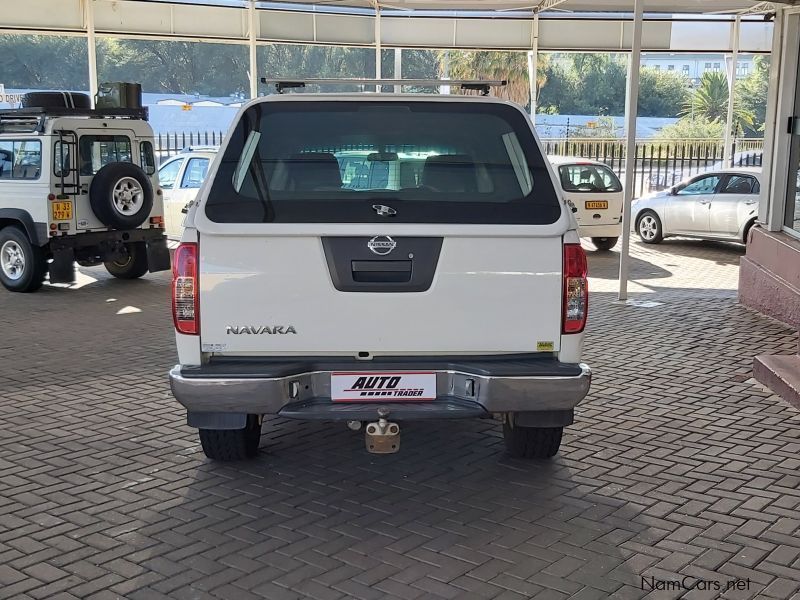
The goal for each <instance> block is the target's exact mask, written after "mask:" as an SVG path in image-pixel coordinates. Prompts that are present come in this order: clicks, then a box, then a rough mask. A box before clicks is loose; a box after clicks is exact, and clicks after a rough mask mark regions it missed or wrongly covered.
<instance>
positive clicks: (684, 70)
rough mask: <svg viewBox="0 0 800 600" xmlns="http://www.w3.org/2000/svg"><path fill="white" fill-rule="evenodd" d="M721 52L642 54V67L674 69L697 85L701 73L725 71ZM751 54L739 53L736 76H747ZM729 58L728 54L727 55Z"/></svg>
mask: <svg viewBox="0 0 800 600" xmlns="http://www.w3.org/2000/svg"><path fill="white" fill-rule="evenodd" d="M725 58H726V57H725V56H724V55H722V54H674V53H663V52H659V53H658V54H655V53H650V54H642V67H649V68H651V69H657V70H660V71H674V72H676V73H680V74H681V75H685V76H686V77H687V78H688V79H689V81H691V82H692V84H693V85H697V84H698V83H699V82H700V79H701V78H702V77H703V73H706V72H712V73H726V72H727V65H726V62H725ZM753 59H754V57H753V55H752V54H750V55H740V56H739V58H738V60H737V61H736V64H737V66H736V78H737V79H739V78H741V77H747V76H748V75H749V74H750V73H752V72H753ZM728 60H730V56H728Z"/></svg>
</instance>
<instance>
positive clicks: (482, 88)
mask: <svg viewBox="0 0 800 600" xmlns="http://www.w3.org/2000/svg"><path fill="white" fill-rule="evenodd" d="M261 83H266V84H275V88H276V89H277V91H278V93H279V94H282V93H283V91H284V90H288V89H292V88H304V87H306V86H307V85H363V86H377V85H413V86H417V87H436V86H440V85H451V86H456V87H460V88H461V89H463V90H477V91H479V92H480V93H481V95H482V96H488V95H489V91H490V89H491V88H493V87H502V86H504V85H508V81H507V80H505V79H492V80H483V79H349V78H340V79H269V78H267V77H262V78H261Z"/></svg>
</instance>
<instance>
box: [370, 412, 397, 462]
mask: <svg viewBox="0 0 800 600" xmlns="http://www.w3.org/2000/svg"><path fill="white" fill-rule="evenodd" d="M388 416H389V409H387V408H379V409H378V420H377V421H376V422H373V423H367V432H366V436H365V442H366V445H367V452H370V453H371V454H394V453H395V452H397V451H398V450H400V425H398V424H397V423H392V422H391V421H387V420H386V417H388Z"/></svg>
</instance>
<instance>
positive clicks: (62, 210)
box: [50, 202, 72, 221]
mask: <svg viewBox="0 0 800 600" xmlns="http://www.w3.org/2000/svg"><path fill="white" fill-rule="evenodd" d="M50 211H51V214H52V216H53V221H71V220H72V202H53V203H52V204H51V205H50Z"/></svg>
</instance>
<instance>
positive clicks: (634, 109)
mask: <svg viewBox="0 0 800 600" xmlns="http://www.w3.org/2000/svg"><path fill="white" fill-rule="evenodd" d="M643 4H644V0H634V4H633V41H632V42H631V58H630V63H629V64H628V81H627V84H626V89H625V138H626V139H625V194H624V199H623V203H622V250H621V251H620V255H619V299H620V300H627V299H628V266H629V262H630V244H631V201H632V200H633V183H634V176H635V174H636V117H637V116H638V113H639V110H638V109H639V106H638V104H639V69H640V64H641V56H642V13H643V9H644V7H643Z"/></svg>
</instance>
